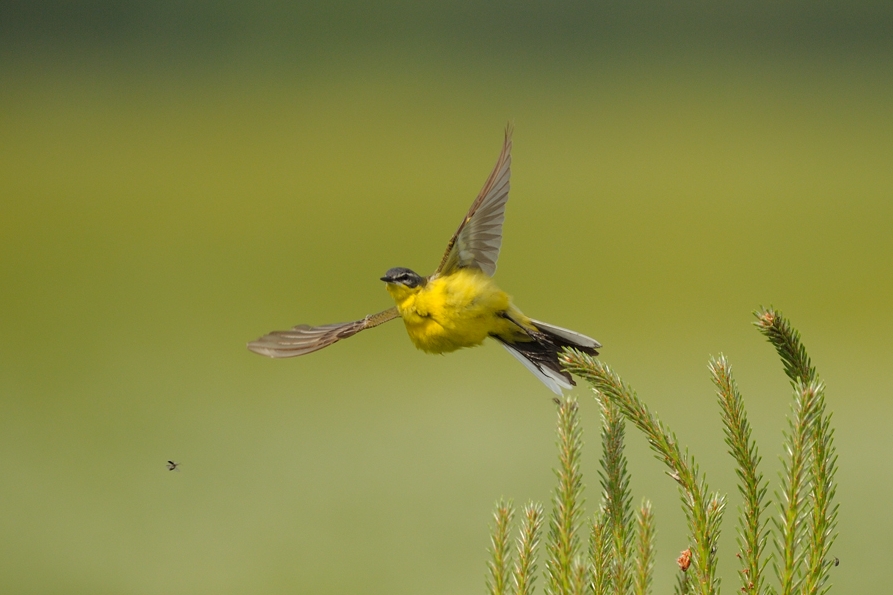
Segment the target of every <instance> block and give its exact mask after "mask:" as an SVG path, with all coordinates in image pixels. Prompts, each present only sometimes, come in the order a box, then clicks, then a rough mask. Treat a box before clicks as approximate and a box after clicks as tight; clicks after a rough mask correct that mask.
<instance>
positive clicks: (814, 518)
mask: <svg viewBox="0 0 893 595" xmlns="http://www.w3.org/2000/svg"><path fill="white" fill-rule="evenodd" d="M754 314H755V316H756V317H757V321H756V322H755V323H754V324H755V325H756V326H757V328H758V329H759V330H760V332H761V333H763V335H765V336H766V338H767V339H768V340H769V342H770V343H772V346H773V347H775V350H776V351H777V352H778V355H779V356H780V357H781V360H782V362H783V363H784V369H785V374H787V376H788V378H790V379H791V383H792V384H793V385H794V393H795V403H794V419H793V420H792V421H791V423H790V425H791V432H790V433H789V434H787V436H786V441H785V448H786V450H787V452H788V453H789V455H788V459H787V460H786V461H785V466H784V471H783V472H784V477H783V489H784V491H785V496H786V502H785V503H786V508H785V509H783V511H782V515H783V516H782V522H784V523H785V529H784V531H783V535H782V536H781V537H782V538H783V539H784V546H785V547H787V546H788V543H789V542H793V547H799V546H800V539H802V536H798V534H797V533H796V530H795V529H800V528H801V527H800V526H796V527H788V526H787V525H788V524H794V523H792V522H791V517H796V518H798V519H799V521H800V523H801V524H802V523H803V518H802V515H806V514H808V516H809V520H808V529H807V530H806V531H807V532H808V534H807V535H806V536H805V537H806V540H805V541H806V543H805V551H803V552H799V551H795V552H788V551H785V554H784V555H785V558H784V561H785V565H784V567H783V568H782V569H781V571H782V572H781V573H780V574H779V579H780V580H781V581H782V593H786V592H788V591H786V589H788V588H793V585H794V584H796V583H797V581H795V580H793V579H792V578H791V577H790V575H791V574H792V573H796V574H797V576H802V578H803V579H804V581H805V582H804V584H803V592H805V593H810V594H813V593H816V594H817V593H824V592H826V591H827V590H828V588H829V586H830V585H828V579H829V578H830V577H829V571H830V568H831V564H832V560H831V559H830V557H829V552H830V549H831V545H832V543H833V542H834V540H835V538H836V537H837V511H838V505H837V504H835V503H833V499H834V495H835V493H836V491H837V487H836V484H835V483H834V476H835V474H836V473H837V454H836V450H835V448H834V439H833V438H834V432H833V430H832V428H831V415H830V414H827V415H826V413H825V387H824V384H823V383H821V382H820V381H819V378H818V374H817V373H816V370H815V368H814V367H813V365H812V362H811V361H810V359H809V355H807V353H806V347H804V346H803V343H802V342H801V341H800V333H798V332H797V330H796V329H794V328H793V327H792V326H791V325H790V323H789V322H788V321H787V319H785V318H784V316H782V314H781V313H780V312H776V311H775V310H773V309H772V308H760V309H759V310H758V311H757V312H755V313H754ZM800 423H803V424H804V426H802V427H801V426H800V425H799V424H800ZM801 433H804V434H805V435H804V436H801V435H800V434H801ZM807 448H808V453H802V452H800V451H799V450H798V449H802V450H806V449H807ZM795 458H796V459H797V460H796V461H795ZM800 459H806V460H805V461H801V460H800ZM802 467H807V468H808V471H807V473H808V475H807V477H806V478H805V479H804V478H798V477H796V476H795V472H797V471H799V472H800V473H801V474H802V473H803V469H802ZM798 480H799V481H800V482H801V483H802V484H804V485H805V488H811V489H810V490H809V492H808V495H807V496H806V498H807V499H808V505H809V511H808V512H806V511H804V508H805V507H806V503H804V502H803V500H802V498H803V496H802V494H797V493H796V490H795V486H793V485H791V484H792V483H793V482H794V481H798ZM795 494H796V495H799V496H800V499H799V500H797V499H795V498H794V496H795ZM795 505H797V506H800V508H798V509H797V511H796V512H797V513H798V514H796V515H795V513H794V511H793V510H790V509H791V508H792V507H794V506H795ZM785 531H793V532H794V535H790V534H788V533H785ZM789 560H790V561H792V562H793V564H792V565H793V568H789V567H788V566H789ZM802 563H805V564H806V570H805V574H803V573H802V568H801V564H802ZM777 571H778V569H777ZM788 585H791V586H790V587H789V586H788Z"/></svg>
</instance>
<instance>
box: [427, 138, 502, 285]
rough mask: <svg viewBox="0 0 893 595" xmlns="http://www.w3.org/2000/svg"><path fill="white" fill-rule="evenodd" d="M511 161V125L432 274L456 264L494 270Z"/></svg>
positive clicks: (442, 272)
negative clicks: (494, 164)
mask: <svg viewBox="0 0 893 595" xmlns="http://www.w3.org/2000/svg"><path fill="white" fill-rule="evenodd" d="M511 165H512V127H511V124H509V125H508V126H506V129H505V142H504V143H503V145H502V152H501V153H500V154H499V159H497V160H496V166H495V167H494V168H493V171H492V172H491V173H490V177H489V178H487V182H486V183H485V184H484V187H483V188H482V189H481V192H480V194H478V197H477V198H476V199H475V201H474V202H473V203H472V205H471V208H470V209H469V210H468V214H467V215H465V219H463V220H462V224H461V225H459V229H457V230H456V233H455V234H454V235H453V237H452V239H450V243H449V244H448V245H447V249H446V253H445V254H444V255H443V259H442V260H441V261H440V266H439V267H437V272H436V273H435V275H448V274H450V273H452V272H454V271H455V270H457V269H460V268H467V267H470V268H478V269H480V270H482V271H483V272H484V273H486V274H487V275H490V276H492V275H493V273H495V272H496V260H497V259H498V258H499V247H500V245H501V244H502V222H503V221H504V220H505V204H506V202H508V199H509V178H510V177H511V173H512V172H511Z"/></svg>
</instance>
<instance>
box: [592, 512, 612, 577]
mask: <svg viewBox="0 0 893 595" xmlns="http://www.w3.org/2000/svg"><path fill="white" fill-rule="evenodd" d="M611 537H612V535H611V530H610V523H609V521H608V518H607V513H606V512H605V509H604V506H603V507H602V508H601V509H600V510H599V511H598V512H597V513H596V514H595V517H594V518H593V520H592V527H591V529H590V532H589V565H590V566H591V568H592V577H591V586H590V589H589V590H590V592H591V593H593V595H608V594H609V593H610V592H611V585H612V582H611V581H612V578H613V572H612V569H613V565H612V560H611V545H612V539H611Z"/></svg>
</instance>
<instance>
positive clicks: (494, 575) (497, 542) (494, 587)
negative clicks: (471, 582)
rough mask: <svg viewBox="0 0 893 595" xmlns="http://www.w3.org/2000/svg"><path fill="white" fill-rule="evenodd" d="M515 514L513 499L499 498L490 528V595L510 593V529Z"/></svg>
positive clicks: (488, 579) (488, 578)
mask: <svg viewBox="0 0 893 595" xmlns="http://www.w3.org/2000/svg"><path fill="white" fill-rule="evenodd" d="M514 515H515V510H514V508H513V507H512V502H511V501H508V502H506V501H505V500H499V502H497V503H496V510H495V511H494V512H493V526H492V527H491V529H490V548H489V552H490V560H489V561H488V562H487V569H488V570H489V576H488V577H487V591H489V593H490V595H509V590H508V586H509V573H510V570H511V567H512V560H511V551H510V549H509V531H510V529H511V525H512V517H513V516H514Z"/></svg>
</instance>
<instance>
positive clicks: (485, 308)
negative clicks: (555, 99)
mask: <svg viewBox="0 0 893 595" xmlns="http://www.w3.org/2000/svg"><path fill="white" fill-rule="evenodd" d="M511 162H512V129H511V125H509V126H508V127H506V131H505V142H504V143H503V145H502V151H501V152H500V154H499V159H497V160H496V166H495V167H494V168H493V171H492V172H491V173H490V177H489V178H487V181H486V183H485V184H484V187H483V188H482V189H481V192H480V194H478V197H477V198H476V199H475V201H474V202H473V203H472V205H471V208H470V209H469V210H468V214H467V215H465V218H464V219H463V220H462V223H461V224H460V225H459V229H457V230H456V233H455V234H453V237H452V238H451V239H450V242H449V244H447V249H446V252H445V253H444V255H443V258H442V259H441V261H440V266H438V267H437V270H436V271H435V272H434V273H433V274H432V275H429V276H427V277H422V276H421V275H419V274H418V273H416V272H415V271H412V270H410V269H407V268H403V267H396V268H392V269H389V270H388V271H387V272H386V273H385V275H384V277H381V280H382V281H384V282H385V283H386V284H387V285H386V288H387V291H388V293H389V294H390V295H391V297H392V298H393V299H394V302H395V303H396V305H395V306H394V307H392V308H388V309H387V310H384V311H382V312H379V313H377V314H370V315H368V316H366V317H365V318H363V319H361V320H356V321H354V322H342V323H337V324H326V325H322V326H308V325H306V324H302V325H298V326H296V327H294V328H292V329H291V330H287V331H273V332H271V333H269V334H267V335H264V336H263V337H261V338H259V339H257V340H256V341H252V342H250V343H248V349H250V350H251V351H253V352H255V353H258V354H260V355H265V356H268V357H273V358H282V357H294V356H298V355H305V354H308V353H312V352H314V351H317V350H319V349H322V348H323V347H328V346H329V345H332V344H333V343H336V342H337V341H340V340H341V339H346V338H348V337H352V336H353V335H355V334H357V333H358V332H360V331H363V330H366V329H369V328H372V327H376V326H379V325H380V324H384V323H385V322H389V321H391V320H394V319H396V318H402V319H403V323H404V324H405V325H406V332H407V333H408V334H409V338H410V339H411V340H412V342H413V343H414V344H415V346H416V347H417V348H419V349H421V350H422V351H425V352H428V353H448V352H450V351H455V350H457V349H461V348H462V347H475V346H477V345H480V344H481V343H483V342H484V339H486V338H488V337H490V338H492V339H495V340H496V341H498V342H499V343H500V344H501V345H502V346H503V347H505V348H506V349H507V350H508V352H509V353H511V354H512V355H513V356H515V357H516V358H517V359H518V361H520V362H521V363H522V364H524V366H525V367H526V368H527V369H528V370H530V371H531V372H533V373H534V375H536V377H537V378H539V379H540V380H541V381H542V382H543V383H544V384H545V385H546V386H547V387H549V388H550V389H551V390H552V391H554V392H555V393H556V394H559V395H560V394H561V389H570V388H571V387H572V386H574V384H575V383H574V380H573V378H572V377H571V375H570V374H569V373H568V372H567V371H565V370H564V369H563V368H562V367H561V364H560V362H559V361H558V354H559V353H561V351H562V350H563V349H564V348H565V347H573V348H575V349H578V350H580V351H582V352H584V353H587V354H589V355H598V351H596V350H597V349H598V348H599V347H601V344H599V342H598V341H596V340H595V339H592V338H590V337H587V336H586V335H582V334H580V333H577V332H574V331H571V330H568V329H565V328H561V327H559V326H554V325H551V324H546V323H545V322H540V321H538V320H534V319H532V318H528V317H527V316H525V315H524V314H523V313H522V312H521V310H519V309H518V308H517V307H516V306H515V305H514V304H513V303H512V299H511V298H510V297H509V295H508V294H507V293H505V292H504V291H502V290H501V289H499V287H497V285H496V283H495V282H494V281H493V278H492V277H493V273H495V272H496V260H497V258H498V257H499V248H500V245H501V244H502V223H503V221H504V219H505V205H506V202H507V201H508V197H509V177H510V176H511Z"/></svg>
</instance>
